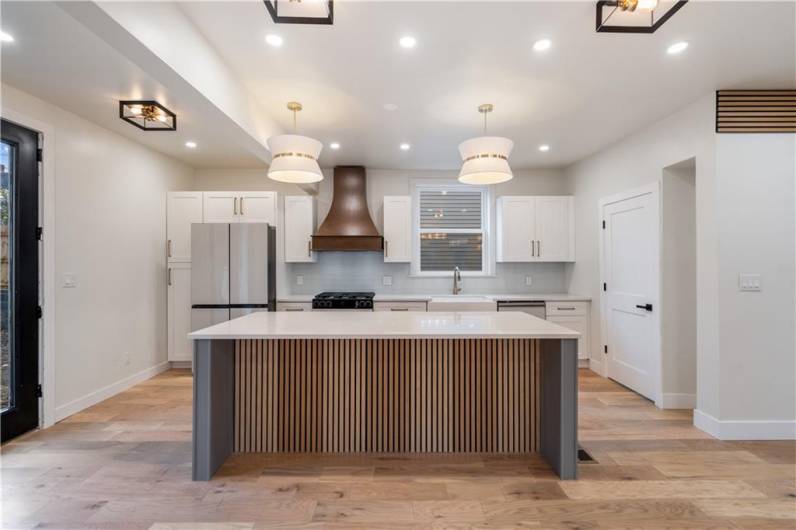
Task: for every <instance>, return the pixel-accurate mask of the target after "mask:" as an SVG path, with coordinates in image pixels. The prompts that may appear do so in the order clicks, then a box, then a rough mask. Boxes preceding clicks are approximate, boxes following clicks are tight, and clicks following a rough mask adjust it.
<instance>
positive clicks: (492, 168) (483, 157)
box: [459, 136, 514, 184]
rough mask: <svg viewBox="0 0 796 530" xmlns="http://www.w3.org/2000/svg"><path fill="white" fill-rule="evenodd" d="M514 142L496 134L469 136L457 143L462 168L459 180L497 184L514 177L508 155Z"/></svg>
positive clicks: (467, 182)
mask: <svg viewBox="0 0 796 530" xmlns="http://www.w3.org/2000/svg"><path fill="white" fill-rule="evenodd" d="M513 148H514V142H512V141H511V140H509V139H508V138H501V137H498V136H481V137H478V138H470V139H469V140H465V141H464V142H462V143H461V144H459V153H460V154H461V155H462V161H463V162H464V163H463V164H462V170H461V171H460V172H459V182H464V183H465V184H498V183H500V182H506V181H507V180H511V179H512V178H514V174H513V173H512V172H511V168H510V167H509V155H510V154H511V150H512V149H513Z"/></svg>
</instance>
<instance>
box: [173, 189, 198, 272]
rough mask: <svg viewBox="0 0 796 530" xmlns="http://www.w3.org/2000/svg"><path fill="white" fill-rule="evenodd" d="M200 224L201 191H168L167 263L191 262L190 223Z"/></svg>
mask: <svg viewBox="0 0 796 530" xmlns="http://www.w3.org/2000/svg"><path fill="white" fill-rule="evenodd" d="M201 222H202V192H201V191H170V192H168V193H167V194H166V237H167V239H168V241H167V243H166V245H167V248H166V252H167V255H168V260H169V262H171V263H179V262H190V261H191V223H201Z"/></svg>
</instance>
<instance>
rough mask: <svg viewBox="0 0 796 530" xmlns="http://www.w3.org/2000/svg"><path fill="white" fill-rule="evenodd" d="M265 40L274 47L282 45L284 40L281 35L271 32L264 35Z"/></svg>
mask: <svg viewBox="0 0 796 530" xmlns="http://www.w3.org/2000/svg"><path fill="white" fill-rule="evenodd" d="M265 42H267V43H268V44H270V45H271V46H273V47H274V48H279V47H280V46H282V43H283V42H284V41H283V40H282V37H280V36H279V35H273V34H272V35H266V36H265Z"/></svg>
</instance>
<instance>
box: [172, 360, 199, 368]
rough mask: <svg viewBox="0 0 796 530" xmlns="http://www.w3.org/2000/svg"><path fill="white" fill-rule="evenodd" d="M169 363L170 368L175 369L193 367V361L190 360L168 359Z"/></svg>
mask: <svg viewBox="0 0 796 530" xmlns="http://www.w3.org/2000/svg"><path fill="white" fill-rule="evenodd" d="M169 364H170V365H171V368H172V369H177V370H190V369H191V368H193V362H191V361H170V362H169Z"/></svg>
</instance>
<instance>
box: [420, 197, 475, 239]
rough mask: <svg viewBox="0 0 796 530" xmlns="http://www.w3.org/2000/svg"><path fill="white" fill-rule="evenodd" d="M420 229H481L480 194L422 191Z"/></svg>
mask: <svg viewBox="0 0 796 530" xmlns="http://www.w3.org/2000/svg"><path fill="white" fill-rule="evenodd" d="M420 228H421V229H424V228H447V229H462V228H474V229H476V230H480V229H481V192H480V191H465V190H462V191H458V190H456V191H453V190H442V191H441V190H423V191H421V192H420Z"/></svg>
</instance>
